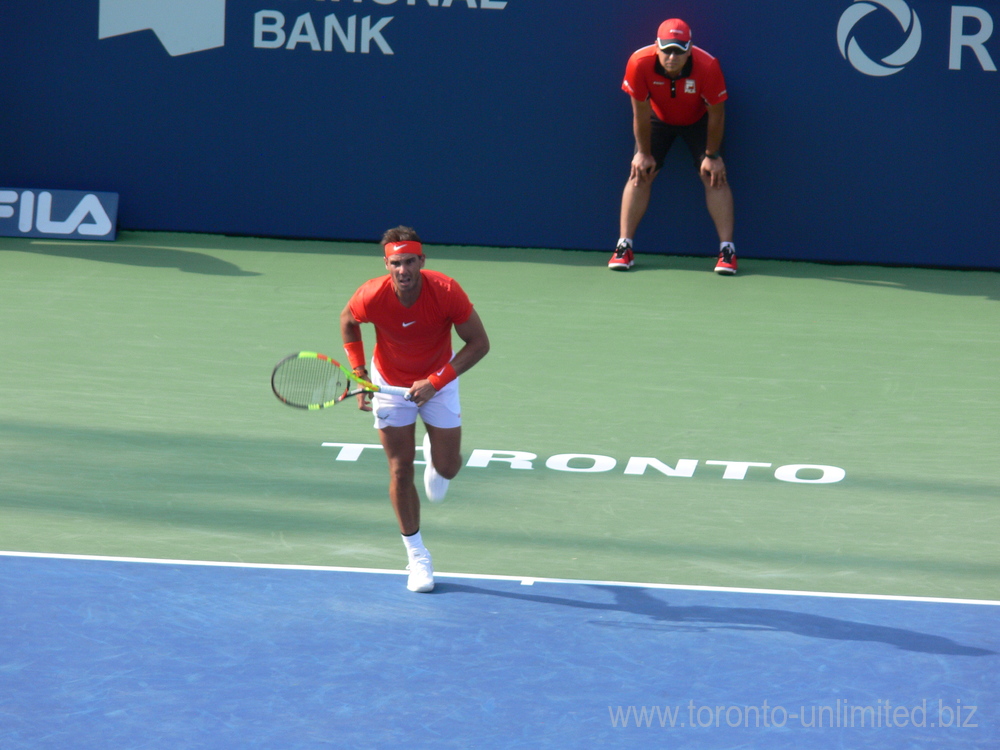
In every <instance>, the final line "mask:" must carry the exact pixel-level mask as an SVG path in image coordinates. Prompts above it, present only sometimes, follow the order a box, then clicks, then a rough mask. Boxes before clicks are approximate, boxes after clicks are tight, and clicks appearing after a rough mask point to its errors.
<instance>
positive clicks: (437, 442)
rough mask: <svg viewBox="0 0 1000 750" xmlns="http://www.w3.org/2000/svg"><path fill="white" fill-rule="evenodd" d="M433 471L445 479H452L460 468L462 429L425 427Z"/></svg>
mask: <svg viewBox="0 0 1000 750" xmlns="http://www.w3.org/2000/svg"><path fill="white" fill-rule="evenodd" d="M427 437H428V440H429V441H430V447H431V456H432V457H433V459H434V460H433V466H434V470H435V471H436V472H437V473H438V474H440V475H441V476H443V477H444V478H445V479H454V478H455V476H456V475H457V474H458V472H459V471H460V470H461V468H462V428H461V427H435V426H434V425H427Z"/></svg>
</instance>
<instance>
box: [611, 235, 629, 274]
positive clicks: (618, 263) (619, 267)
mask: <svg viewBox="0 0 1000 750" xmlns="http://www.w3.org/2000/svg"><path fill="white" fill-rule="evenodd" d="M633 263H635V256H634V255H633V254H632V246H631V245H630V244H629V243H627V242H624V241H622V242H619V243H618V247H616V248H615V254H614V255H612V256H611V260H609V261H608V268H610V269H611V270H612V271H627V270H628V269H630V268H631V267H632V264H633Z"/></svg>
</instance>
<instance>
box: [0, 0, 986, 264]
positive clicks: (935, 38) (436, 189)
mask: <svg viewBox="0 0 1000 750" xmlns="http://www.w3.org/2000/svg"><path fill="white" fill-rule="evenodd" d="M970 2H972V3H974V5H952V4H950V3H948V2H940V1H938V0H855V1H854V2H852V0H822V2H817V3H798V2H790V1H788V0H785V1H783V2H782V1H779V0H698V2H692V1H691V0H678V2H650V1H649V0H615V1H614V2H610V1H609V0H575V1H574V2H572V3H568V2H566V0H506V1H504V0H75V1H74V2H72V3H56V2H38V0H4V2H3V5H2V7H0V58H2V65H0V84H2V90H3V95H2V96H3V110H4V114H3V115H2V116H0V144H2V145H0V184H2V185H8V186H17V187H26V188H32V187H37V188H65V189H83V190H103V191H113V192H118V193H120V195H121V202H120V205H119V223H120V226H121V227H122V228H124V229H150V230H178V231H192V232H213V233H230V234H250V235H271V236H286V237H322V238H332V239H366V240H369V239H374V238H377V237H378V236H379V235H380V234H381V232H382V230H383V229H385V228H386V227H388V226H392V225H395V224H398V223H406V224H412V225H413V226H415V227H417V228H418V230H419V231H420V232H421V233H422V234H423V235H424V237H425V238H426V239H427V241H429V242H438V243H458V244H477V245H491V246H523V247H561V248H575V249H603V250H607V251H608V252H609V253H610V250H611V248H612V247H613V245H614V242H615V240H616V239H617V223H618V208H619V202H620V197H621V189H622V186H623V184H624V181H625V179H626V177H627V174H628V164H629V160H630V158H631V153H632V135H631V121H630V117H631V114H630V113H631V109H630V106H629V102H628V98H627V96H626V95H625V94H624V93H623V92H622V91H621V89H620V84H621V78H622V74H623V72H624V67H625V62H626V60H627V58H628V56H629V54H630V53H631V52H632V51H633V50H634V49H636V48H638V47H640V46H643V45H645V44H648V43H650V42H651V41H652V39H653V37H654V36H655V30H656V27H657V25H658V24H659V22H660V21H662V20H663V19H664V18H667V17H670V16H674V15H677V16H681V17H683V18H685V19H686V20H687V21H688V22H689V23H690V24H691V26H692V28H693V31H694V39H695V43H696V44H699V45H700V46H702V47H704V48H705V49H707V50H708V51H709V52H711V53H712V54H714V55H716V56H717V57H718V58H719V59H720V60H721V62H722V66H723V70H724V72H725V74H726V78H727V83H728V88H729V92H730V100H729V102H728V103H727V125H728V128H727V139H726V148H727V166H728V169H729V173H730V179H731V182H732V184H733V189H734V193H735V196H736V207H737V246H738V248H739V250H740V254H741V255H742V256H744V257H767V258H795V259H811V260H832V261H862V262H877V263H901V264H907V265H911V264H914V265H919V264H930V265H945V266H956V267H998V266H1000V261H998V260H997V258H998V257H1000V254H998V253H997V241H996V238H997V237H998V236H1000V218H998V216H1000V207H998V203H1000V201H998V197H997V192H998V189H997V188H998V186H997V168H998V166H1000V139H998V137H997V136H998V125H997V122H998V115H1000V73H998V72H997V71H996V63H997V62H1000V32H998V33H996V34H994V33H993V24H994V21H998V22H1000V3H998V2H997V0H970ZM675 151H676V153H673V154H671V156H670V158H669V159H668V168H669V169H670V170H672V171H673V174H671V175H668V174H667V173H666V172H664V173H663V174H661V176H660V178H659V179H658V181H657V184H656V186H655V188H654V196H653V202H652V206H651V208H650V212H649V213H648V214H647V217H646V220H645V221H644V223H643V225H642V227H641V228H640V230H639V235H638V237H637V249H638V250H640V251H647V252H667V253H677V254H705V255H711V254H713V253H714V252H715V251H716V249H717V245H716V242H715V238H714V232H713V230H712V226H711V223H710V222H709V219H708V217H707V214H706V211H705V207H704V199H703V195H702V191H701V186H700V183H699V182H698V181H697V179H696V177H695V176H694V174H693V170H691V169H690V167H689V162H688V160H687V156H686V155H685V154H682V153H680V149H679V148H678V149H675Z"/></svg>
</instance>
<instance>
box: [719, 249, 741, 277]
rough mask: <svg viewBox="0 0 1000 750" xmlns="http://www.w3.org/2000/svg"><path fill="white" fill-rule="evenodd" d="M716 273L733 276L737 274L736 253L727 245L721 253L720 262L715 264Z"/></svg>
mask: <svg viewBox="0 0 1000 750" xmlns="http://www.w3.org/2000/svg"><path fill="white" fill-rule="evenodd" d="M715 272H716V273H724V274H728V275H729V276H732V275H733V274H734V273H736V251H735V250H733V249H732V248H731V247H730V246H729V245H726V246H725V247H724V248H722V250H720V251H719V261H718V263H716V264H715Z"/></svg>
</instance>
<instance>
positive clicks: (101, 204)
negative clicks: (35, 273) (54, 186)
mask: <svg viewBox="0 0 1000 750" xmlns="http://www.w3.org/2000/svg"><path fill="white" fill-rule="evenodd" d="M117 226H118V193H98V192H86V191H82V190H38V189H25V188H4V187H0V236H3V237H58V238H60V239H73V240H109V241H110V240H114V239H115V236H116V234H117Z"/></svg>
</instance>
